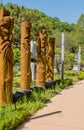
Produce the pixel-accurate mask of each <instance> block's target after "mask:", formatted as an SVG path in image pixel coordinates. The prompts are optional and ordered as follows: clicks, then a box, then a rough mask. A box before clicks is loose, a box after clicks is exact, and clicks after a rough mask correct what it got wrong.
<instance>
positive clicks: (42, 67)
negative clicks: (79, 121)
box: [36, 29, 47, 87]
mask: <svg viewBox="0 0 84 130" xmlns="http://www.w3.org/2000/svg"><path fill="white" fill-rule="evenodd" d="M46 44H47V31H46V30H45V29H43V30H41V31H40V32H39V35H38V46H37V53H38V56H37V69H36V86H42V87H45V75H46Z"/></svg>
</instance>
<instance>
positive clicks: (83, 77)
mask: <svg viewBox="0 0 84 130" xmlns="http://www.w3.org/2000/svg"><path fill="white" fill-rule="evenodd" d="M78 79H79V80H82V79H84V72H81V73H80V74H79V75H78Z"/></svg>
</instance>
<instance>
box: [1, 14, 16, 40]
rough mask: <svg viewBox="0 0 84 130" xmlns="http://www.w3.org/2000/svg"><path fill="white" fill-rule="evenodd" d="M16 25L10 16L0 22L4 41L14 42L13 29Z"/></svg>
mask: <svg viewBox="0 0 84 130" xmlns="http://www.w3.org/2000/svg"><path fill="white" fill-rule="evenodd" d="M13 24H14V19H13V18H12V17H10V16H6V17H3V18H2V20H1V21H0V37H1V39H2V41H4V42H6V41H10V42H11V40H12V28H13Z"/></svg>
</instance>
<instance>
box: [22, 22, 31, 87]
mask: <svg viewBox="0 0 84 130" xmlns="http://www.w3.org/2000/svg"><path fill="white" fill-rule="evenodd" d="M30 32H31V23H29V22H23V23H22V25H21V89H29V88H30V81H31V76H30V62H31V53H30Z"/></svg>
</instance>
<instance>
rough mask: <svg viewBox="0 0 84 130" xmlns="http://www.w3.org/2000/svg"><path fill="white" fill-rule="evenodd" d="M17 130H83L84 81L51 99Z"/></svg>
mask: <svg viewBox="0 0 84 130" xmlns="http://www.w3.org/2000/svg"><path fill="white" fill-rule="evenodd" d="M17 130H84V80H82V81H79V82H78V83H76V84H75V85H72V86H70V88H66V89H64V90H63V91H62V92H61V93H60V94H58V95H56V96H55V97H53V98H52V99H51V100H50V102H49V103H48V104H46V106H45V107H44V108H43V109H42V110H39V111H38V112H37V113H36V114H35V115H34V116H32V117H31V118H30V120H28V121H27V122H25V123H24V124H22V125H21V126H20V127H19V128H18V129H17Z"/></svg>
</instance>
